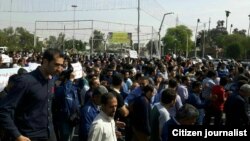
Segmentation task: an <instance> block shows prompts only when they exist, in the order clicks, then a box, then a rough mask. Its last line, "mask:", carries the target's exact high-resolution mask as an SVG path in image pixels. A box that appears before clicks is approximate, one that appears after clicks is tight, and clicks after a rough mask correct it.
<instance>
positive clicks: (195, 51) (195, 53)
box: [194, 19, 200, 57]
mask: <svg viewBox="0 0 250 141" xmlns="http://www.w3.org/2000/svg"><path fill="white" fill-rule="evenodd" d="M199 22H200V19H197V24H196V30H195V40H194V41H195V47H194V57H197V41H196V40H197V31H198V25H199Z"/></svg>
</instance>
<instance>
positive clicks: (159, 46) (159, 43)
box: [158, 12, 174, 58]
mask: <svg viewBox="0 0 250 141" xmlns="http://www.w3.org/2000/svg"><path fill="white" fill-rule="evenodd" d="M170 14H174V13H173V12H169V13H165V14H164V15H163V18H162V21H161V25H160V28H159V32H158V35H159V41H158V49H159V55H160V58H161V55H162V50H161V28H162V24H163V21H164V19H165V16H166V15H170Z"/></svg>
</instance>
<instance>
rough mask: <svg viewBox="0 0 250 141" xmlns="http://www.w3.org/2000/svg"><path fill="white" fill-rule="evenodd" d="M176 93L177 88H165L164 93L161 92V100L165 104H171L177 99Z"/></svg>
mask: <svg viewBox="0 0 250 141" xmlns="http://www.w3.org/2000/svg"><path fill="white" fill-rule="evenodd" d="M176 95H177V94H176V92H175V90H173V89H171V88H168V89H165V90H164V91H162V94H161V102H162V103H164V104H169V103H171V102H172V101H173V100H175V99H176Z"/></svg>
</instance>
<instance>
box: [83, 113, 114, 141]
mask: <svg viewBox="0 0 250 141" xmlns="http://www.w3.org/2000/svg"><path fill="white" fill-rule="evenodd" d="M88 141H117V139H116V134H115V121H114V118H112V117H109V116H107V115H106V114H105V113H104V112H103V111H101V112H100V113H99V114H98V115H97V116H96V118H95V119H94V121H93V122H92V125H91V127H90V131H89V138H88Z"/></svg>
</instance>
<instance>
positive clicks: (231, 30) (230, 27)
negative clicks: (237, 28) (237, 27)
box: [230, 24, 233, 34]
mask: <svg viewBox="0 0 250 141" xmlns="http://www.w3.org/2000/svg"><path fill="white" fill-rule="evenodd" d="M232 28H233V24H231V26H230V34H231V33H232Z"/></svg>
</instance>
